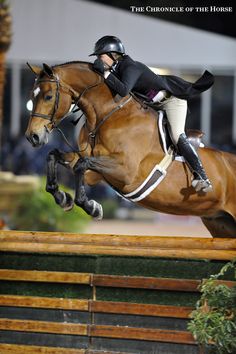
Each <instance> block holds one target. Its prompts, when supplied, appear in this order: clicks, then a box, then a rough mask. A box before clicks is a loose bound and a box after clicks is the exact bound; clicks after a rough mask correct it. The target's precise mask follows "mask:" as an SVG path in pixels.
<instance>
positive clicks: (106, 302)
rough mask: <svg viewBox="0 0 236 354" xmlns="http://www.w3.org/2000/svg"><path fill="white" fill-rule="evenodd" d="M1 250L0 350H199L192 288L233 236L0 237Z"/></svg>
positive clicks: (228, 256)
mask: <svg viewBox="0 0 236 354" xmlns="http://www.w3.org/2000/svg"><path fill="white" fill-rule="evenodd" d="M0 253H1V254H0V281H1V282H0V354H8V353H16V354H19V353H24V354H28V353H29V354H37V353H45V354H99V353H100V354H101V353H103V354H131V353H136V354H139V353H144V354H150V353H162V354H165V353H166V354H167V353H168V354H172V353H173V354H179V353H188V354H197V353H199V348H198V346H197V343H196V342H195V340H194V338H193V337H192V335H191V333H190V332H188V331H187V329H186V326H187V323H188V321H189V315H190V313H191V311H192V310H193V307H194V306H195V303H196V301H197V299H198V298H199V290H198V286H199V284H200V281H201V279H203V278H207V277H209V276H210V275H211V274H214V273H217V272H218V271H219V270H220V269H221V267H222V266H223V265H224V264H225V263H226V262H227V261H229V260H232V259H234V258H235V257H236V239H226V238H218V239H212V238H194V237H193V238H192V237H191V238H186V237H158V236H118V235H87V234H84V235H79V234H67V233H46V232H27V231H25V232H19V231H0ZM232 279H233V276H232V274H228V276H227V278H226V279H225V280H222V282H223V283H226V284H228V285H229V286H234V285H235V282H233V281H232Z"/></svg>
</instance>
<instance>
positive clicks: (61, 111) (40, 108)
mask: <svg viewBox="0 0 236 354" xmlns="http://www.w3.org/2000/svg"><path fill="white" fill-rule="evenodd" d="M28 66H29V68H30V69H31V71H32V72H33V73H34V74H35V75H36V79H35V84H34V87H33V90H32V97H31V99H32V102H33V109H32V112H31V114H30V120H29V123H28V127H27V130H26V133H25V135H26V138H27V139H28V140H29V141H30V143H31V144H32V145H33V146H34V147H38V146H42V145H44V144H46V143H47V142H48V134H49V133H50V132H51V131H52V129H53V128H54V127H55V126H57V125H58V123H59V122H60V121H61V119H62V118H63V117H64V115H65V114H66V113H67V112H68V111H69V109H70V107H71V103H72V93H71V92H70V89H69V88H68V87H65V85H63V84H62V83H61V81H60V79H59V76H58V75H57V73H56V72H55V71H54V69H53V68H52V67H50V66H49V65H47V64H43V68H40V67H37V66H31V65H29V64H28ZM62 91H64V92H63V94H62Z"/></svg>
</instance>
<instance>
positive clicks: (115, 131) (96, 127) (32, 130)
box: [26, 62, 236, 237]
mask: <svg viewBox="0 0 236 354" xmlns="http://www.w3.org/2000/svg"><path fill="white" fill-rule="evenodd" d="M29 66H30V65H29ZM30 68H31V70H32V71H33V72H34V73H35V74H36V81H35V85H34V88H33V98H32V99H33V110H32V113H31V117H30V121H29V123H28V127H27V131H26V137H27V139H28V140H29V141H30V142H31V144H32V145H33V146H42V145H43V144H45V143H47V141H48V134H49V133H50V132H51V131H52V130H53V129H54V128H56V127H57V125H58V124H59V122H60V121H61V120H62V119H63V118H65V117H66V116H67V115H68V112H69V110H70V107H71V104H72V103H76V105H77V106H78V107H79V108H80V109H81V110H82V112H83V113H84V115H85V117H86V124H85V126H84V127H83V128H82V131H81V134H80V138H78V146H79V149H78V150H76V151H72V152H67V153H64V152H61V151H59V150H57V149H56V150H53V151H52V152H50V153H49V155H48V158H47V167H48V170H47V186H46V190H47V191H48V192H50V193H51V194H52V195H53V196H54V198H55V201H56V203H57V204H59V205H60V206H61V207H63V208H64V209H65V210H70V209H71V208H72V207H73V204H74V202H75V204H76V205H78V206H80V207H82V208H83V209H84V210H85V211H86V212H87V213H88V214H90V215H92V216H93V217H97V218H98V219H99V218H100V219H101V218H102V207H101V205H100V204H99V203H97V202H96V201H94V200H89V199H88V197H87V195H86V192H85V183H87V184H88V185H95V184H97V183H98V182H100V181H106V182H107V183H108V184H109V185H110V186H112V187H113V188H114V189H115V190H116V191H118V192H119V193H120V194H121V195H125V194H129V193H130V192H132V191H134V190H137V189H138V187H139V186H140V185H142V183H143V181H144V180H145V179H146V177H147V176H148V175H149V174H150V171H152V169H153V167H154V166H155V165H156V164H157V163H158V162H160V161H161V160H162V158H163V157H164V152H163V149H162V147H161V144H160V139H159V135H158V130H157V113H156V112H155V111H154V110H153V109H152V108H150V107H146V106H145V105H143V104H141V103H140V102H138V101H137V100H136V99H135V98H134V97H133V96H132V95H128V96H127V97H124V98H121V99H120V100H119V101H117V96H115V95H114V93H113V92H111V90H110V89H109V88H108V86H107V85H106V84H105V83H104V80H103V78H102V77H101V76H100V75H99V74H97V73H95V72H94V71H93V70H92V65H91V63H86V62H70V63H65V64H61V65H56V66H53V67H50V66H48V65H47V64H43V68H40V67H35V66H30ZM199 155H200V157H201V160H202V162H203V165H204V167H205V169H206V173H207V175H208V176H209V179H210V180H211V182H212V185H213V191H212V192H209V193H203V192H198V193H197V192H196V191H195V190H194V189H193V187H192V186H191V173H190V171H189V170H188V168H186V164H185V163H180V162H178V161H173V162H172V164H171V165H170V167H169V169H168V173H167V175H166V177H165V179H163V181H162V182H161V183H160V185H159V186H158V187H157V188H155V189H154V190H153V191H152V192H151V193H150V194H149V195H147V196H146V197H145V198H144V199H142V200H140V201H138V202H137V203H138V204H139V205H141V206H143V207H145V208H148V209H152V210H155V211H159V212H162V213H167V214H175V215H195V216H199V217H201V219H202V221H203V223H204V224H205V226H206V227H207V229H208V230H209V231H210V233H211V234H212V236H214V237H235V236H236V176H235V171H236V156H235V155H232V154H229V153H226V152H222V151H218V150H214V149H211V148H200V149H199ZM58 163H59V164H61V165H64V166H65V167H69V168H71V169H72V170H73V172H74V175H75V198H74V200H73V199H72V197H71V196H70V195H69V194H68V193H64V192H63V191H60V190H59V187H58V183H57V176H56V166H57V164H58Z"/></svg>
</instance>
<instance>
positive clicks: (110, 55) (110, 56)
mask: <svg viewBox="0 0 236 354" xmlns="http://www.w3.org/2000/svg"><path fill="white" fill-rule="evenodd" d="M106 54H107V55H108V56H109V58H111V59H112V60H113V61H116V59H115V58H114V56H113V54H112V53H106Z"/></svg>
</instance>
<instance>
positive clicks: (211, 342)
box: [188, 262, 236, 354]
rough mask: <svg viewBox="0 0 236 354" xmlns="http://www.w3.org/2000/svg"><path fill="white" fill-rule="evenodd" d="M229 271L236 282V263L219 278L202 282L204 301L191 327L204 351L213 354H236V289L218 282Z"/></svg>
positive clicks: (196, 312)
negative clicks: (232, 270)
mask: <svg viewBox="0 0 236 354" xmlns="http://www.w3.org/2000/svg"><path fill="white" fill-rule="evenodd" d="M230 268H233V269H234V277H235V278H236V266H235V262H229V263H227V264H226V265H225V266H224V267H223V268H222V269H221V271H220V272H219V273H218V274H216V275H212V276H211V277H210V278H209V279H206V280H203V282H202V284H201V285H200V291H201V293H202V295H201V298H200V300H199V301H198V302H197V304H196V310H194V311H193V312H192V314H191V317H192V320H191V322H190V323H189V324H188V330H189V331H190V332H192V334H193V336H194V338H195V339H196V340H197V342H198V343H199V344H200V345H201V346H202V348H204V349H205V350H207V349H209V348H212V349H213V352H212V353H214V354H227V353H235V352H236V288H235V287H234V288H230V287H228V286H226V285H223V284H219V283H218V282H217V279H218V278H219V277H220V276H223V275H224V274H225V273H226V272H227V271H228V270H229V269H230ZM210 352H211V351H210Z"/></svg>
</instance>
